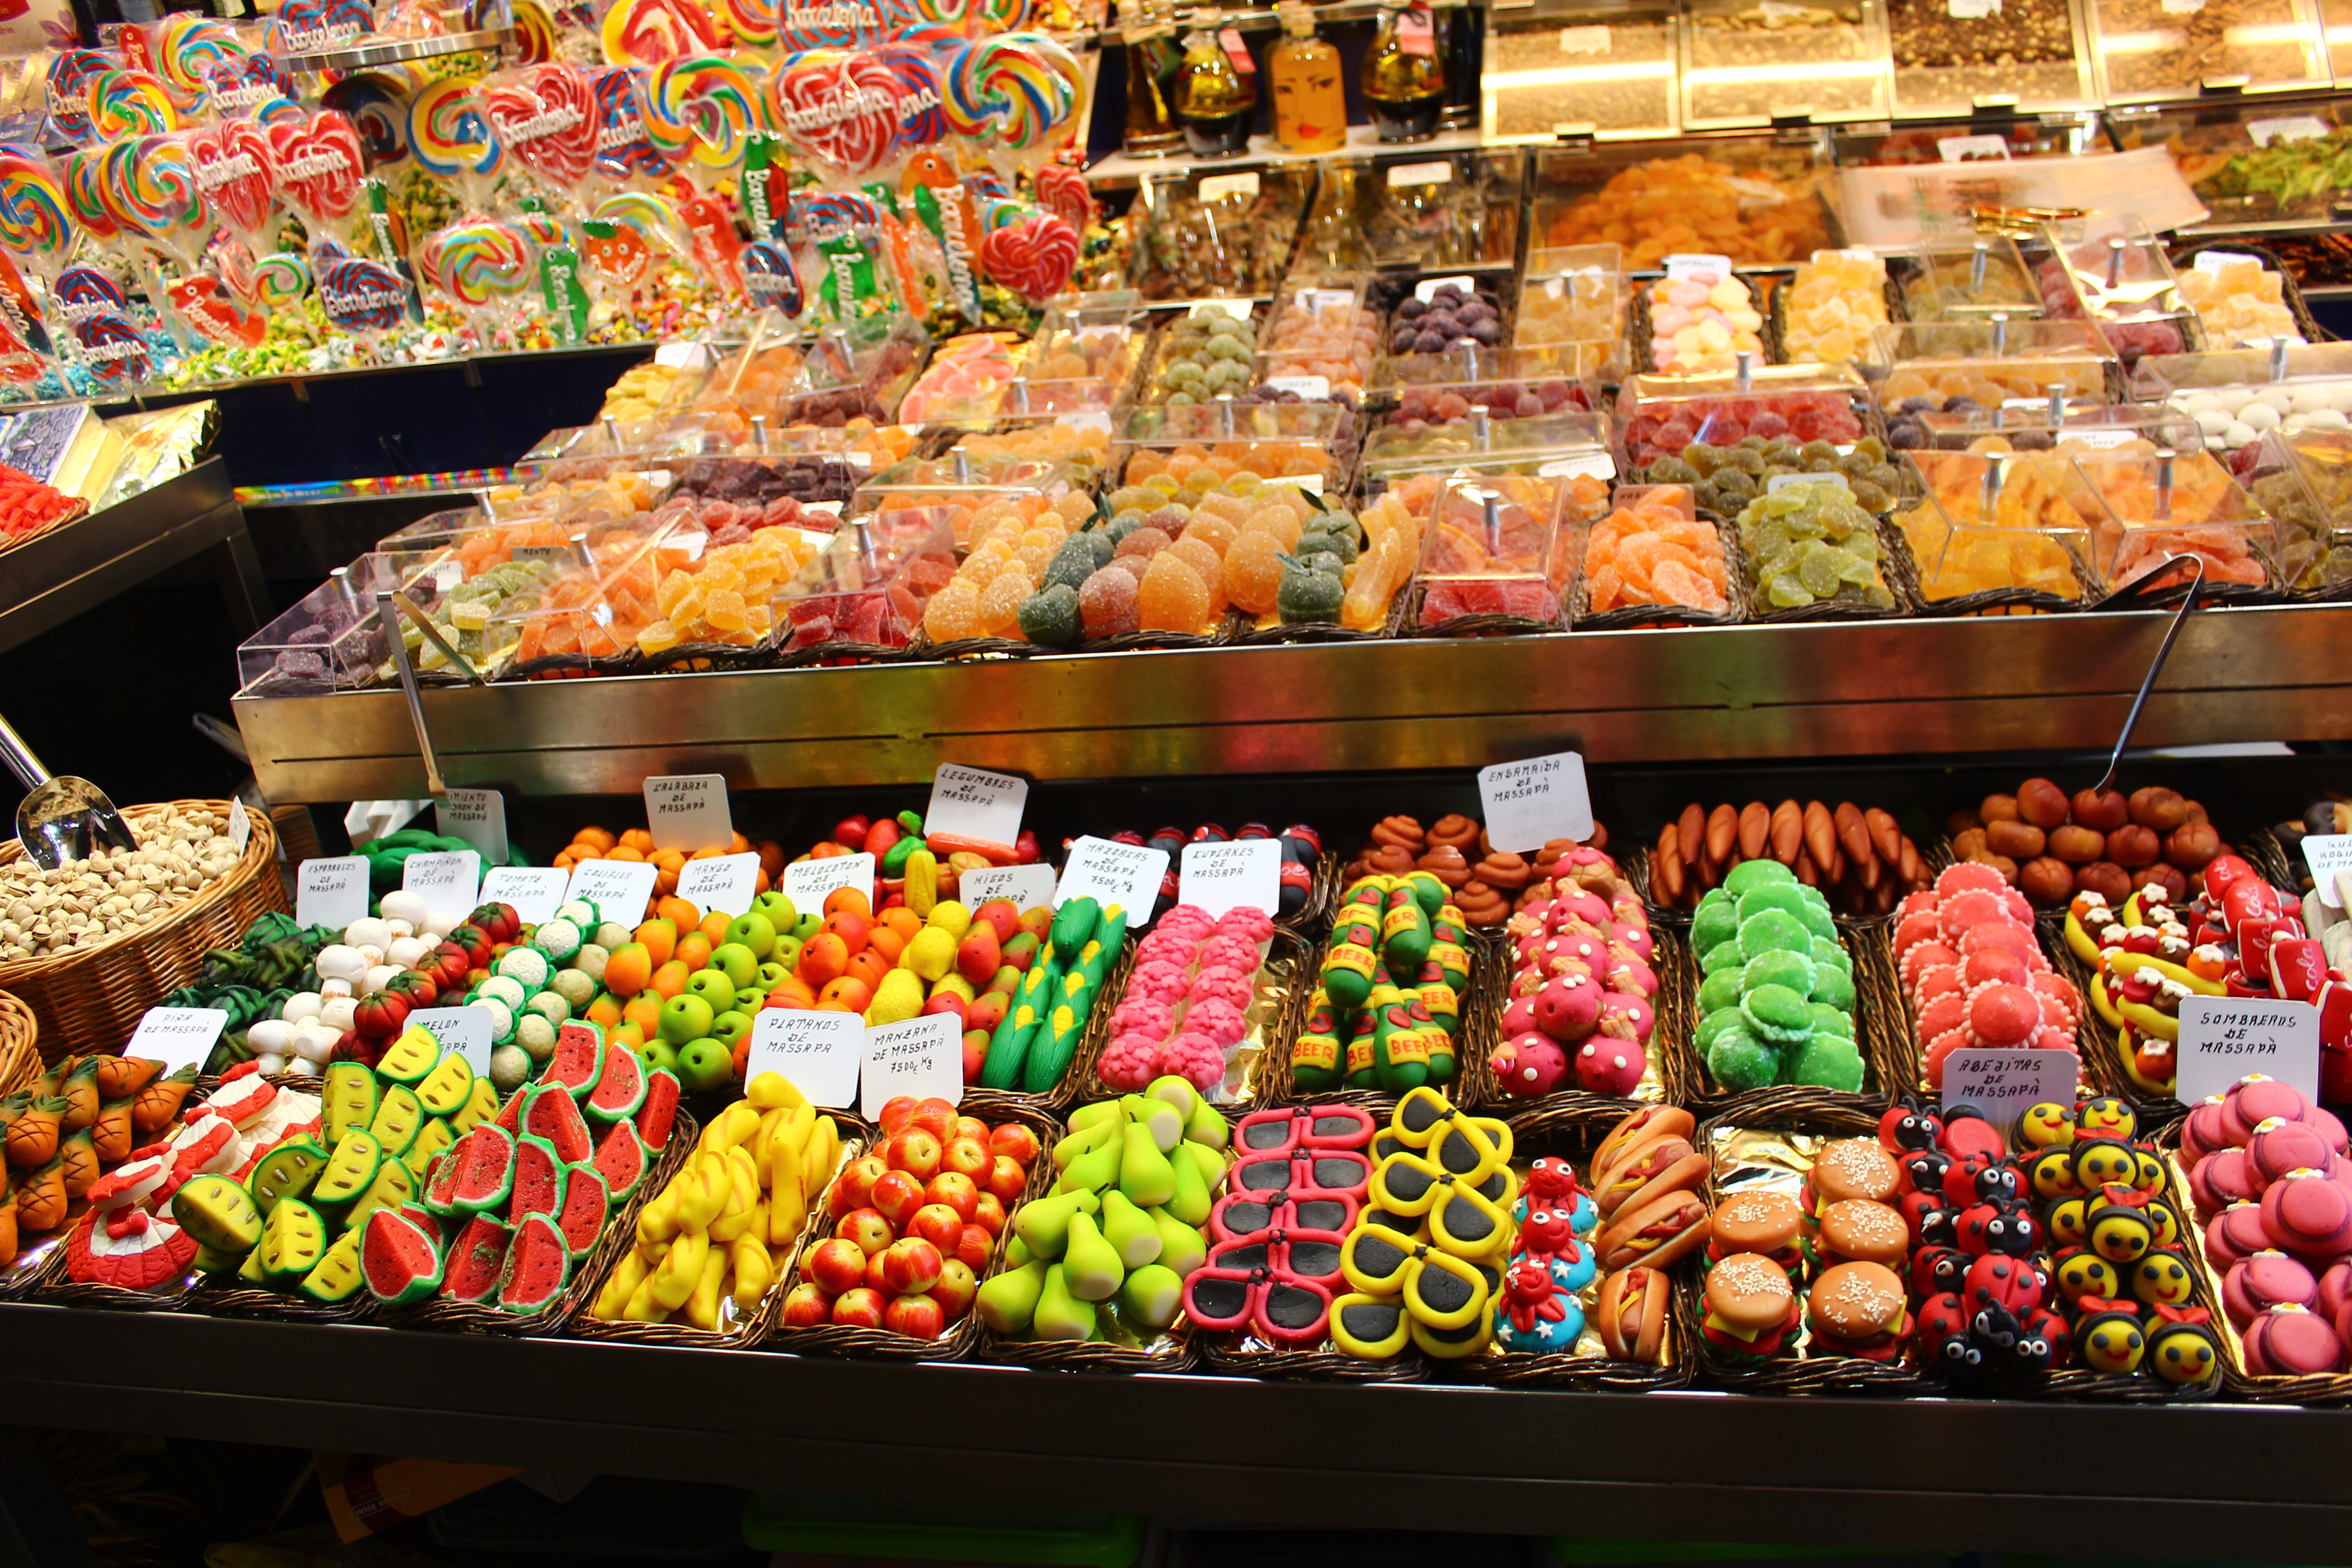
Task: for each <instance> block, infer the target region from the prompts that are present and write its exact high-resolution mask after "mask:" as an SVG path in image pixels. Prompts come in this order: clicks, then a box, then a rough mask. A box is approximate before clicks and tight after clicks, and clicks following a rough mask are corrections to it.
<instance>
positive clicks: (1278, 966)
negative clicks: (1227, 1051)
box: [1078, 927, 1319, 1118]
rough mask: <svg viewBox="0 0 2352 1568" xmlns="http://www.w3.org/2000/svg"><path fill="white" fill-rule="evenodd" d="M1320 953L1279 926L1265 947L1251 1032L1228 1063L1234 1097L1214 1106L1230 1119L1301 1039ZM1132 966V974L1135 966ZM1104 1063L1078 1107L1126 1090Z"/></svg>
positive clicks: (1254, 985) (1092, 1068) (1249, 1018)
mask: <svg viewBox="0 0 2352 1568" xmlns="http://www.w3.org/2000/svg"><path fill="white" fill-rule="evenodd" d="M1317 951H1319V950H1318V949H1317V948H1315V947H1313V946H1311V945H1310V944H1309V943H1307V942H1303V941H1301V940H1300V939H1299V938H1298V937H1297V936H1294V935H1293V934H1291V933H1290V932H1289V931H1285V930H1283V929H1281V928H1280V927H1276V930H1275V933H1274V939H1273V941H1272V942H1268V943H1267V945H1266V951H1265V960H1264V962H1262V963H1260V964H1259V965H1258V969H1257V973H1256V974H1255V975H1254V976H1252V978H1251V984H1250V1005H1249V1010H1248V1012H1247V1013H1246V1014H1245V1015H1244V1020H1243V1021H1244V1024H1245V1025H1246V1026H1247V1027H1248V1033H1246V1034H1244V1036H1243V1037H1242V1040H1241V1044H1240V1045H1239V1046H1238V1047H1234V1054H1233V1056H1232V1057H1231V1058H1229V1059H1228V1061H1227V1063H1226V1068H1225V1079H1224V1083H1223V1089H1224V1090H1225V1091H1228V1092H1230V1093H1231V1094H1232V1096H1233V1098H1232V1099H1230V1100H1219V1101H1217V1102H1216V1105H1217V1109H1218V1110H1221V1111H1223V1113H1224V1114H1225V1115H1226V1116H1227V1117H1228V1118H1231V1117H1235V1116H1239V1115H1242V1114H1243V1113H1244V1112H1245V1111H1247V1110H1249V1109H1250V1107H1251V1105H1252V1104H1253V1103H1254V1102H1255V1100H1257V1099H1258V1097H1259V1095H1260V1094H1261V1093H1262V1092H1263V1090H1264V1089H1265V1075H1266V1072H1267V1070H1268V1069H1269V1068H1270V1066H1271V1064H1272V1062H1273V1059H1274V1058H1275V1057H1276V1055H1278V1054H1282V1053H1286V1052H1287V1051H1288V1050H1289V1048H1290V1042H1291V1041H1292V1040H1293V1039H1295V1038H1297V1032H1298V1024H1297V1010H1301V1009H1303V1008H1304V1007H1305V1005H1306V997H1305V992H1304V991H1302V990H1301V989H1300V985H1299V981H1300V979H1301V977H1302V976H1305V977H1306V981H1307V984H1306V991H1312V990H1313V989H1314V988H1315V987H1314V980H1313V973H1314V972H1313V970H1312V969H1311V968H1309V967H1308V965H1309V964H1310V963H1312V958H1311V956H1310V955H1311V954H1312V953H1313V952H1317ZM1132 968H1133V965H1132V964H1130V965H1129V970H1130V971H1131V970H1132ZM1128 978H1129V976H1128V975H1126V974H1122V975H1121V976H1120V984H1119V994H1118V997H1117V998H1116V999H1115V1000H1114V1002H1113V1004H1112V1007H1111V1009H1110V1010H1112V1011H1116V1010H1117V1004H1118V1003H1119V1002H1124V1001H1125V1000H1126V999H1127V984H1126V982H1127V979H1128ZM1106 1033H1108V1026H1106ZM1101 1062H1102V1058H1101V1054H1100V1053H1099V1052H1097V1054H1096V1057H1095V1059H1094V1060H1093V1061H1091V1062H1089V1063H1087V1081H1086V1088H1085V1089H1084V1090H1083V1091H1082V1092H1081V1093H1080V1094H1079V1096H1078V1100H1079V1101H1080V1103H1083V1104H1091V1103H1093V1102H1094V1101H1096V1100H1117V1099H1118V1097H1119V1096H1120V1095H1122V1094H1125V1093H1127V1092H1128V1091H1127V1090H1125V1089H1114V1088H1112V1087H1111V1086H1110V1085H1108V1084H1107V1083H1105V1082H1104V1081H1103V1079H1102V1074H1101V1073H1100V1071H1098V1070H1097V1069H1098V1068H1100V1066H1101Z"/></svg>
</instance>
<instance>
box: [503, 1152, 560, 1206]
mask: <svg viewBox="0 0 2352 1568" xmlns="http://www.w3.org/2000/svg"><path fill="white" fill-rule="evenodd" d="M563 1169H564V1167H563V1163H562V1161H561V1160H558V1159H557V1158H556V1157H555V1145H554V1144H552V1143H550V1142H548V1141H547V1140H546V1139H544V1138H534V1137H532V1136H530V1134H529V1133H525V1134H524V1135H523V1136H522V1138H521V1139H520V1140H519V1141H518V1142H516V1144H515V1174H514V1198H513V1203H512V1205H511V1206H510V1207H509V1209H508V1210H507V1223H508V1224H509V1225H520V1224H521V1223H522V1216H523V1215H527V1214H543V1215H558V1214H561V1213H562V1212H563Z"/></svg>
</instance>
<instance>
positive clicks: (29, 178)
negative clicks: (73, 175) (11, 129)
mask: <svg viewBox="0 0 2352 1568" xmlns="http://www.w3.org/2000/svg"><path fill="white" fill-rule="evenodd" d="M73 238H74V231H73V220H72V219H71V218H70V217H69V216H67V213H66V197H65V193H64V192H63V191H62V190H60V189H58V180H57V175H56V174H54V173H53V172H52V171H51V170H50V168H49V166H48V164H47V163H43V162H42V161H41V160H40V159H39V158H37V157H36V156H34V154H33V153H32V152H31V151H30V150H29V149H26V148H24V147H19V146H16V145H15V144H14V143H0V246H5V247H7V250H8V255H9V257H10V258H11V259H13V260H14V261H15V262H16V264H17V265H18V266H19V267H21V268H23V269H24V270H26V271H27V272H30V273H32V274H33V275H34V276H35V277H37V278H39V279H42V280H44V281H47V280H48V279H53V278H55V277H56V276H57V275H58V268H60V267H63V266H64V265H65V261H66V253H67V252H68V250H69V249H71V248H72V246H73Z"/></svg>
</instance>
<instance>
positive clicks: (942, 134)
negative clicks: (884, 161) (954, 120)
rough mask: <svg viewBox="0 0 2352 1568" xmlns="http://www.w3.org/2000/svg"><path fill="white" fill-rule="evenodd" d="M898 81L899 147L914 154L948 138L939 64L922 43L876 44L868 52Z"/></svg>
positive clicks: (904, 151)
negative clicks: (919, 149)
mask: <svg viewBox="0 0 2352 1568" xmlns="http://www.w3.org/2000/svg"><path fill="white" fill-rule="evenodd" d="M866 53H867V55H869V56H870V57H872V58H875V59H877V60H879V61H881V62H882V64H883V65H884V66H885V67H887V68H888V69H889V72H890V74H891V75H892V76H893V77H895V78H897V79H898V150H899V151H900V152H902V153H911V152H914V151H915V150H917V149H918V148H923V147H935V146H937V145H938V144H939V143H940V142H944V141H946V140H947V136H948V117H947V110H946V107H945V101H946V100H945V98H944V95H943V93H942V91H941V89H940V71H939V66H938V63H937V62H936V61H935V59H934V58H933V57H932V53H931V50H930V49H929V48H928V47H925V46H923V45H921V44H909V43H898V42H893V43H887V44H877V45H876V46H874V47H872V48H870V49H868V50H866Z"/></svg>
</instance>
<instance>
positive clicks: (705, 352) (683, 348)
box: [654, 343, 710, 370]
mask: <svg viewBox="0 0 2352 1568" xmlns="http://www.w3.org/2000/svg"><path fill="white" fill-rule="evenodd" d="M709 359H710V351H709V348H708V347H706V346H705V345H704V344H701V343H664V344H662V346H661V347H659V348H657V349H656V350H654V363H656V364H666V365H673V366H675V367H677V369H679V370H695V369H698V368H699V367H701V366H702V365H704V364H707V363H709Z"/></svg>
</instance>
